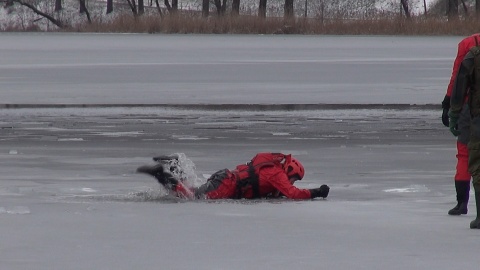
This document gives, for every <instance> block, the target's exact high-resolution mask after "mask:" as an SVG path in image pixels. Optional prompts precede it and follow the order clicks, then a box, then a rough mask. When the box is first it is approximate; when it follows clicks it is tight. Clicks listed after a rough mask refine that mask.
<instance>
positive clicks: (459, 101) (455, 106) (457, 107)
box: [450, 52, 475, 114]
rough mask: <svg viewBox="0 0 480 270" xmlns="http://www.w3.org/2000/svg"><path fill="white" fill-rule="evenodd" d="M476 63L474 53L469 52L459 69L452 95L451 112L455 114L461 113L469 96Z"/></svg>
mask: <svg viewBox="0 0 480 270" xmlns="http://www.w3.org/2000/svg"><path fill="white" fill-rule="evenodd" d="M474 65H475V62H474V56H473V53H471V52H469V53H467V55H466V56H465V58H464V59H463V61H462V63H461V64H460V68H459V69H458V73H457V76H456V78H455V83H454V85H453V88H452V93H451V97H450V112H452V113H454V114H459V113H460V111H461V110H462V107H463V104H464V102H465V98H466V96H467V89H468V88H469V86H470V84H471V78H472V74H473V68H474Z"/></svg>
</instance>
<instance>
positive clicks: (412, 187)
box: [384, 185, 430, 193]
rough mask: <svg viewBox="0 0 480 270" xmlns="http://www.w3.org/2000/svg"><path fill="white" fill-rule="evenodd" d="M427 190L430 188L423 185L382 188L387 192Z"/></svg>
mask: <svg viewBox="0 0 480 270" xmlns="http://www.w3.org/2000/svg"><path fill="white" fill-rule="evenodd" d="M429 191H430V189H428V188H427V187H426V186H424V185H411V186H408V187H403V188H391V189H385V190H384V192H388V193H413V192H429Z"/></svg>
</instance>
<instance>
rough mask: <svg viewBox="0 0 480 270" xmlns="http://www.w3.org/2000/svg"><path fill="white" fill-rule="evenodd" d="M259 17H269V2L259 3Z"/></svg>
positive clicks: (261, 0)
mask: <svg viewBox="0 0 480 270" xmlns="http://www.w3.org/2000/svg"><path fill="white" fill-rule="evenodd" d="M258 17H260V18H266V17H267V0H260V2H259V3H258Z"/></svg>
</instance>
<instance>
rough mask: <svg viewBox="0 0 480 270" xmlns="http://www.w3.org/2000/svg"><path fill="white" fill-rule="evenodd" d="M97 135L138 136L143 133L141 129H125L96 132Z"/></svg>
mask: <svg viewBox="0 0 480 270" xmlns="http://www.w3.org/2000/svg"><path fill="white" fill-rule="evenodd" d="M94 134H95V135H99V136H105V137H136V136H138V135H141V134H143V132H141V131H124V132H118V131H117V132H94Z"/></svg>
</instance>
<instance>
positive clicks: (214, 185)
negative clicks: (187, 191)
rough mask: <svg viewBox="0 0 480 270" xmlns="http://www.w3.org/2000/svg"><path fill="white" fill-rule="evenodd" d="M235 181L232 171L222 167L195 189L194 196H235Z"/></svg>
mask: <svg viewBox="0 0 480 270" xmlns="http://www.w3.org/2000/svg"><path fill="white" fill-rule="evenodd" d="M236 188H237V185H236V181H235V178H234V176H233V175H232V173H231V172H230V171H229V170H227V169H223V170H220V171H218V172H216V173H214V174H212V175H211V176H210V178H208V180H207V182H206V183H205V184H203V185H201V186H200V187H198V188H196V189H195V197H197V198H205V199H210V200H215V199H230V198H234V197H235V192H236Z"/></svg>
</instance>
